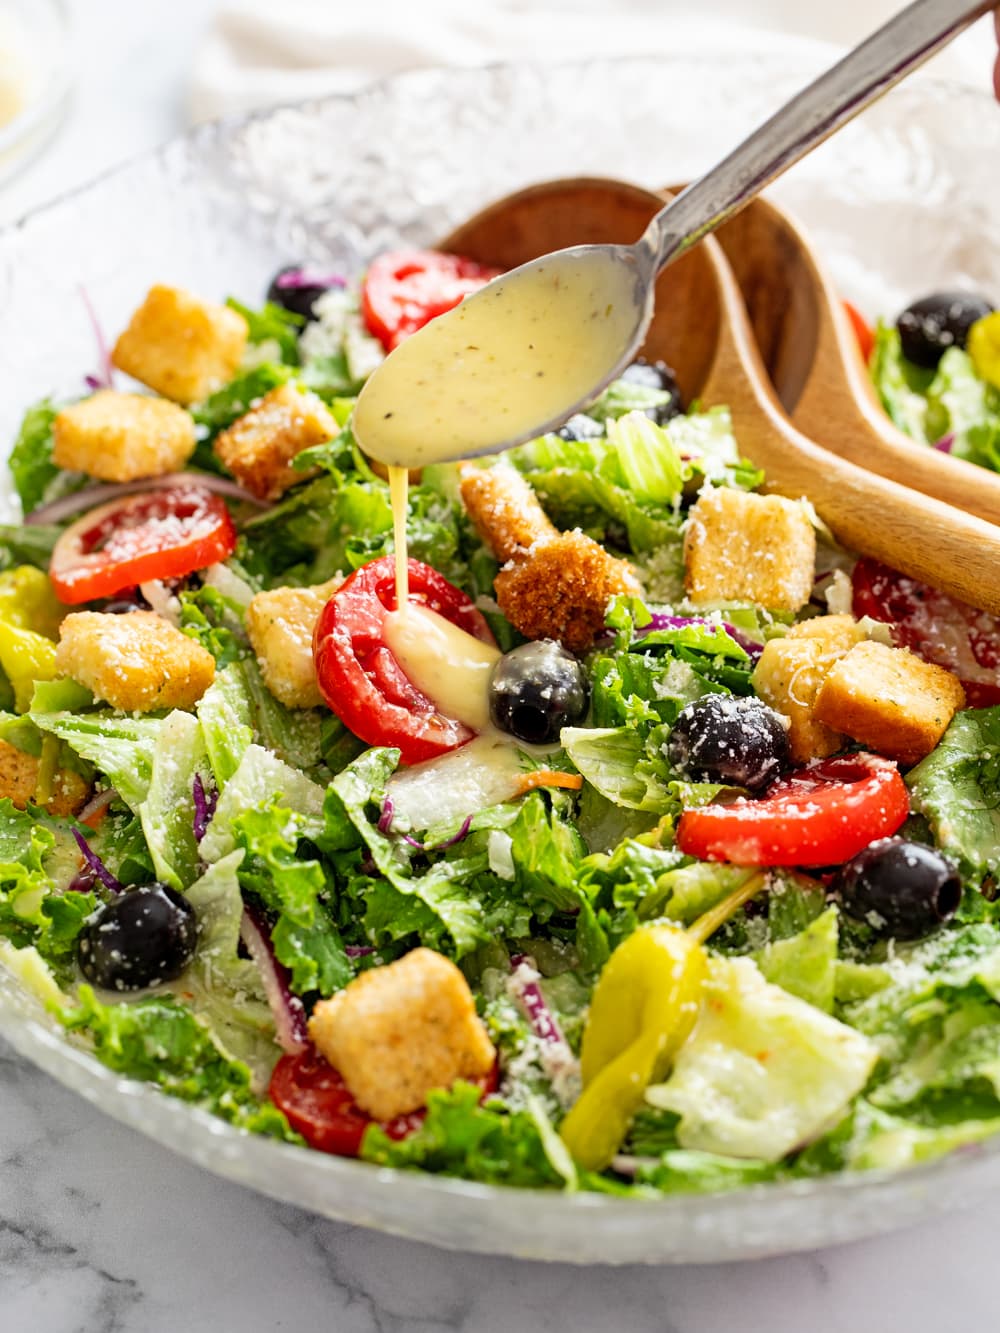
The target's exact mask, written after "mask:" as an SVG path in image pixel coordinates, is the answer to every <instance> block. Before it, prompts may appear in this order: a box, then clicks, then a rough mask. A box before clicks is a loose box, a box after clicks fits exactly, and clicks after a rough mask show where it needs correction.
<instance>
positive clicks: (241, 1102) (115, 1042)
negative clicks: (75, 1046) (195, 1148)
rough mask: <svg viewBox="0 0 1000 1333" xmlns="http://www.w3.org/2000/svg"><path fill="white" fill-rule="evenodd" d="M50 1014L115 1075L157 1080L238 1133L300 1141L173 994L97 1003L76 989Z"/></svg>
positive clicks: (244, 1068) (237, 1063)
mask: <svg viewBox="0 0 1000 1333" xmlns="http://www.w3.org/2000/svg"><path fill="white" fill-rule="evenodd" d="M54 1016H55V1017H56V1018H58V1020H59V1021H60V1022H61V1023H62V1025H63V1026H64V1027H65V1028H67V1029H68V1030H69V1031H71V1032H85V1033H86V1034H87V1035H88V1036H89V1038H90V1040H91V1041H92V1043H93V1047H94V1053H95V1054H96V1056H97V1058H98V1059H99V1060H100V1061H102V1063H103V1064H106V1065H107V1066H108V1067H109V1068H110V1069H113V1070H114V1071H115V1072H116V1073H118V1074H123V1075H125V1077H127V1078H134V1079H139V1080H141V1081H143V1082H146V1083H155V1084H156V1085H157V1086H158V1087H160V1088H162V1089H163V1091H164V1092H166V1093H168V1094H169V1095H170V1096H172V1097H179V1098H181V1099H182V1100H183V1101H186V1102H192V1103H194V1104H195V1105H197V1106H200V1107H202V1108H203V1109H204V1110H206V1111H212V1112H214V1114H215V1115H218V1116H221V1117H222V1118H223V1119H224V1120H228V1121H229V1123H230V1124H232V1125H236V1126H237V1127H238V1128H240V1129H245V1130H249V1131H252V1132H253V1133H256V1134H266V1135H269V1136H270V1137H272V1138H278V1139H284V1140H285V1141H286V1142H290V1143H298V1142H301V1140H300V1139H299V1137H298V1135H297V1134H294V1133H293V1132H292V1131H291V1130H290V1129H289V1126H288V1122H287V1120H286V1119H285V1117H284V1116H283V1115H282V1113H281V1112H280V1111H279V1110H278V1109H277V1107H275V1106H273V1105H272V1104H271V1103H270V1102H269V1101H259V1100H258V1099H257V1097H256V1096H254V1093H253V1091H252V1089H251V1082H250V1071H249V1069H248V1068H247V1066H246V1065H245V1064H243V1063H242V1062H240V1061H238V1060H233V1059H230V1058H229V1057H228V1056H227V1055H226V1054H225V1053H224V1052H223V1051H222V1050H220V1048H219V1047H218V1046H217V1045H216V1042H215V1040H214V1039H213V1037H212V1034H211V1032H210V1031H209V1030H208V1028H207V1027H205V1025H204V1024H202V1023H200V1022H199V1021H198V1019H197V1018H196V1017H195V1015H194V1013H193V1012H192V1011H191V1009H189V1008H188V1007H187V1006H186V1005H183V1004H180V1003H179V1002H178V1001H177V1000H175V999H174V998H173V997H172V996H169V995H163V996H148V997H145V998H143V999H139V1000H135V1001H134V1002H132V1003H130V1004H102V1003H101V1001H100V1000H98V999H97V997H96V996H95V994H94V992H93V990H92V989H91V987H90V986H81V987H80V988H79V992H78V995H77V998H76V1001H75V1002H68V1003H66V1004H65V1005H63V1006H61V1007H58V1008H56V1009H55V1010H54Z"/></svg>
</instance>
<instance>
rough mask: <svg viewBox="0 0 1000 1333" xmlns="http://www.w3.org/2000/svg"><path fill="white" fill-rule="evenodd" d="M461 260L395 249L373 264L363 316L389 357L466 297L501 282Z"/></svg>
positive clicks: (365, 287) (489, 271) (367, 277)
mask: <svg viewBox="0 0 1000 1333" xmlns="http://www.w3.org/2000/svg"><path fill="white" fill-rule="evenodd" d="M499 275H500V270H499V269H497V268H486V267H484V265H482V264H476V263H474V262H473V260H471V259H462V258H461V256H460V255H444V254H438V252H437V251H436V250H393V251H391V252H390V253H389V254H386V255H379V257H378V259H376V260H374V261H373V262H372V265H371V267H370V268H369V270H368V272H367V274H366V275H365V280H364V282H363V283H362V285H361V312H362V314H363V315H364V320H365V323H366V324H367V326H368V329H369V331H370V332H371V333H373V334H374V335H375V337H376V338H378V340H379V342H380V343H381V344H382V346H383V347H384V348H385V350H386V351H387V352H391V351H392V349H393V348H394V347H398V346H399V344H400V343H401V342H402V341H403V339H404V338H408V337H409V336H410V334H411V333H416V331H417V329H422V328H423V327H424V325H425V324H427V323H429V322H430V321H431V320H432V319H434V318H435V316H436V315H443V314H444V313H445V311H446V310H453V309H454V308H455V306H457V305H458V303H459V301H461V300H462V298H463V297H465V296H468V295H469V293H470V292H475V291H478V290H479V288H480V287H485V285H486V284H487V283H488V282H490V281H491V280H492V279H493V278H496V277H499Z"/></svg>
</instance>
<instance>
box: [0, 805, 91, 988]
mask: <svg viewBox="0 0 1000 1333" xmlns="http://www.w3.org/2000/svg"><path fill="white" fill-rule="evenodd" d="M59 827H60V821H56V820H51V819H49V818H48V817H46V816H43V815H41V814H40V813H39V812H38V811H33V810H31V809H29V810H26V811H25V810H16V809H15V808H14V806H13V804H12V803H11V801H10V800H9V799H7V798H5V799H3V800H0V935H2V936H3V937H4V938H6V939H8V940H10V942H11V943H12V944H13V945H14V947H15V948H17V949H23V948H27V947H29V946H34V947H35V948H36V949H37V950H38V952H39V954H40V955H41V956H42V958H43V959H45V961H46V962H48V963H50V964H52V966H53V967H56V968H58V969H63V968H66V967H68V966H69V965H70V964H71V962H72V958H73V954H74V951H75V947H76V938H77V936H78V935H79V933H80V930H81V928H82V926H83V923H84V921H85V920H86V919H87V917H88V916H89V915H90V914H91V912H93V911H94V909H95V907H96V906H97V899H96V897H95V895H94V894H93V893H66V894H59V893H56V892H54V885H53V883H52V881H51V879H50V877H49V874H48V871H47V870H46V866H45V861H46V858H47V857H48V856H49V855H50V854H51V853H52V851H53V849H54V848H55V846H56V835H55V832H54V831H53V830H54V829H57V828H59Z"/></svg>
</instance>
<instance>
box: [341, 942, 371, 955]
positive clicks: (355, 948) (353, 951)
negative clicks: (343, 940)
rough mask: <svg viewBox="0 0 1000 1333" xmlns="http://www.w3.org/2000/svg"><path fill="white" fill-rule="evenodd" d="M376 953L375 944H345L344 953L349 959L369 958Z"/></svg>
mask: <svg viewBox="0 0 1000 1333" xmlns="http://www.w3.org/2000/svg"><path fill="white" fill-rule="evenodd" d="M374 952H375V946H374V945H373V944H345V945H344V953H346V954H347V956H348V958H368V957H369V956H370V955H371V954H373V953H374Z"/></svg>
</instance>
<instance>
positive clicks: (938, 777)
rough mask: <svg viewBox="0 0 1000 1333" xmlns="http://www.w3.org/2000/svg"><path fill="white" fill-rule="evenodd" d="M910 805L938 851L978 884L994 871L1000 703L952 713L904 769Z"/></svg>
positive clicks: (998, 844) (999, 841)
mask: <svg viewBox="0 0 1000 1333" xmlns="http://www.w3.org/2000/svg"><path fill="white" fill-rule="evenodd" d="M906 781H907V785H908V786H909V788H910V792H911V794H912V804H913V809H914V810H916V811H917V812H919V813H920V814H922V815H924V816H925V818H926V819H927V821H928V822H929V824H930V826H931V829H932V831H933V834H934V840H935V842H936V843H937V845H938V846H939V847H940V848H941V850H942V851H944V852H947V853H948V854H949V855H951V856H953V857H954V858H955V859H956V860H957V861H958V863H959V865H960V867H961V869H962V872H963V874H964V875H966V876H967V877H969V878H970V879H972V880H973V882H974V883H975V884H977V885H978V884H981V883H982V882H983V881H984V880H986V879H987V878H989V879H991V880H992V879H995V878H996V876H997V874H998V872H1000V707H994V708H974V709H967V710H965V711H964V712H960V713H957V714H956V715H955V717H954V719H953V721H952V722H951V725H950V726H949V727H948V730H947V731H946V732H945V734H944V736H943V737H942V738H941V742H940V744H939V745H938V746H937V748H936V749H935V750H932V751H931V753H930V754H929V755H928V756H927V758H926V759H923V760H921V762H920V763H919V764H918V765H917V766H916V768H913V769H911V770H910V772H909V774H908V775H907V779H906Z"/></svg>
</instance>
